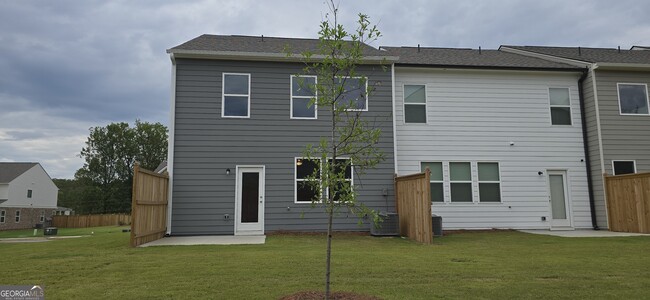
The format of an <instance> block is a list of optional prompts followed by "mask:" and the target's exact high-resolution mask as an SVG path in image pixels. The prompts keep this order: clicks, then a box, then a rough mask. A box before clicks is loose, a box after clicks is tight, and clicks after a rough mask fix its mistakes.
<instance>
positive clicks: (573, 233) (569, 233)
mask: <svg viewBox="0 0 650 300" xmlns="http://www.w3.org/2000/svg"><path fill="white" fill-rule="evenodd" d="M519 231H521V232H525V233H532V234H543V235H552V236H561V237H623V236H650V234H643V233H630V232H614V231H607V230H591V229H582V230H581V229H578V230H545V229H535V230H519Z"/></svg>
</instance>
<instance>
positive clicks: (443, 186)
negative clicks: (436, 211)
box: [416, 123, 446, 204]
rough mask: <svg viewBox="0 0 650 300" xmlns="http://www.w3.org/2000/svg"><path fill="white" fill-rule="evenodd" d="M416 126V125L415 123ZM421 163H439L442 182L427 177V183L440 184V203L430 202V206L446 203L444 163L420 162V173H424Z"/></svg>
mask: <svg viewBox="0 0 650 300" xmlns="http://www.w3.org/2000/svg"><path fill="white" fill-rule="evenodd" d="M416 124H418V123H416ZM423 163H440V169H441V170H440V171H442V180H432V179H431V177H429V183H442V201H440V202H433V201H430V202H431V203H432V204H442V203H445V202H446V201H445V163H444V162H442V161H432V160H430V161H420V172H424V170H422V164H423ZM429 200H431V199H429Z"/></svg>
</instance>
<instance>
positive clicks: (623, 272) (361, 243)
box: [0, 227, 650, 299]
mask: <svg viewBox="0 0 650 300" xmlns="http://www.w3.org/2000/svg"><path fill="white" fill-rule="evenodd" d="M91 231H94V233H95V234H94V235H92V236H89V237H83V238H75V239H65V240H56V241H51V242H46V243H25V244H0V258H2V259H1V263H0V265H1V269H2V272H0V274H1V275H0V285H28V284H40V285H44V286H45V293H46V294H45V295H46V297H47V298H48V299H70V298H91V299H133V298H139V299H142V298H145V299H160V298H178V299H184V298H199V299H210V298H212V299H277V298H278V297H280V296H282V295H286V294H291V293H294V292H296V291H300V290H316V289H321V288H322V282H323V271H324V252H325V251H324V250H325V238H324V236H322V235H316V236H313V235H275V236H269V237H268V238H267V243H266V244H265V245H236V246H174V247H151V248H135V249H134V248H129V247H128V239H129V234H128V233H122V232H121V228H120V227H102V228H89V229H70V230H62V232H63V234H71V235H84V234H89V233H90V232H91ZM3 234H6V233H3ZM333 247H334V254H333V263H332V264H333V273H332V276H333V283H332V284H333V289H334V290H344V291H353V292H357V293H363V294H371V295H375V296H379V297H382V298H384V299H435V298H456V299H522V298H544V299H556V298H565V299H576V298H577V299H585V298H590V299H600V298H605V299H611V298H622V299H642V298H646V299H647V298H648V297H649V296H650V237H624V238H561V237H551V236H539V235H531V234H525V233H519V232H511V231H506V232H486V233H463V234H453V235H449V236H445V237H443V238H437V239H436V240H435V243H434V245H419V244H417V243H414V242H411V241H408V240H405V239H400V238H373V237H368V236H355V235H340V236H335V239H334V242H333Z"/></svg>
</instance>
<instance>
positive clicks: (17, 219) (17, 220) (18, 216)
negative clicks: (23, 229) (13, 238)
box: [16, 210, 20, 223]
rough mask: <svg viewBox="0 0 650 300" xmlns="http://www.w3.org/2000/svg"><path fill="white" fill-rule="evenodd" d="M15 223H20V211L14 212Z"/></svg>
mask: <svg viewBox="0 0 650 300" xmlns="http://www.w3.org/2000/svg"><path fill="white" fill-rule="evenodd" d="M16 223H20V210H17V211H16Z"/></svg>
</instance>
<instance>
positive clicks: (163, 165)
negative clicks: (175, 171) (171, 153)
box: [153, 160, 167, 174]
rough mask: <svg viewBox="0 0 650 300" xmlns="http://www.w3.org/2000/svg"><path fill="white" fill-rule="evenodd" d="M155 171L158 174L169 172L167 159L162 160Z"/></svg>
mask: <svg viewBox="0 0 650 300" xmlns="http://www.w3.org/2000/svg"><path fill="white" fill-rule="evenodd" d="M153 171H154V172H155V173H158V174H162V173H165V172H167V161H166V160H164V161H162V162H161V163H160V164H159V165H158V166H157V167H156V169H155V170H153Z"/></svg>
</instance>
